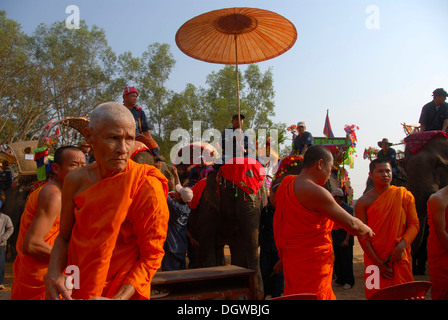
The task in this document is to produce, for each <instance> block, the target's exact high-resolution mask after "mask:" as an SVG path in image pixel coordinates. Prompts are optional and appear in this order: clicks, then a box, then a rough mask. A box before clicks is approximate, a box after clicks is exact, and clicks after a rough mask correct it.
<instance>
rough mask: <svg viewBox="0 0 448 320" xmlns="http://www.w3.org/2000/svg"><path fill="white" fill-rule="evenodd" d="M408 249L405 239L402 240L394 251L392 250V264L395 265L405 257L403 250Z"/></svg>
mask: <svg viewBox="0 0 448 320" xmlns="http://www.w3.org/2000/svg"><path fill="white" fill-rule="evenodd" d="M404 249H406V244H405V242H404V241H400V243H399V244H397V245H396V246H395V247H394V248H393V249H392V251H391V252H390V264H391V265H394V264H396V263H397V262H398V261H400V260H401V258H402V257H403V251H404Z"/></svg>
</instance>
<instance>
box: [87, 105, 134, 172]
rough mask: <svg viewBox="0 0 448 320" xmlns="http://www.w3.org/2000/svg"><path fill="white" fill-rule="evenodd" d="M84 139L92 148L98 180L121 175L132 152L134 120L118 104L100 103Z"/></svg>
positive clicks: (91, 118) (124, 108) (126, 109)
mask: <svg viewBox="0 0 448 320" xmlns="http://www.w3.org/2000/svg"><path fill="white" fill-rule="evenodd" d="M84 136H85V138H86V142H87V143H88V144H90V145H91V146H92V148H93V154H94V156H95V160H96V163H97V166H98V168H99V172H100V176H101V178H104V177H108V176H111V175H114V174H116V173H119V172H122V171H123V170H124V169H125V168H126V165H127V163H128V161H129V158H130V156H131V154H132V152H133V150H134V140H135V120H134V117H133V116H132V113H131V112H130V111H129V109H128V108H126V107H125V106H123V105H121V104H119V103H117V102H106V103H103V104H101V105H99V106H98V107H96V108H95V109H94V110H93V112H92V114H91V117H90V122H89V126H88V128H86V129H85V132H84Z"/></svg>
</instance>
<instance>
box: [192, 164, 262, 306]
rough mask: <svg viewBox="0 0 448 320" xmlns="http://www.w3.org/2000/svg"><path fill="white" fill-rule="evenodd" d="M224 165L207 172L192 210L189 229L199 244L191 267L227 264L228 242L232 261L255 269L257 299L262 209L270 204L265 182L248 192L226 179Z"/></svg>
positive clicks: (259, 294) (260, 290)
mask: <svg viewBox="0 0 448 320" xmlns="http://www.w3.org/2000/svg"><path fill="white" fill-rule="evenodd" d="M238 165H239V164H235V166H238ZM225 166H227V164H226V165H225ZM260 166H261V165H260ZM222 169H223V167H221V168H219V169H215V170H213V171H211V172H209V173H208V175H207V178H206V179H207V180H206V184H205V188H204V190H203V193H202V196H201V200H200V203H199V205H198V207H197V208H196V209H193V210H192V212H191V214H190V219H189V232H190V234H191V236H192V237H193V238H194V239H195V240H197V241H198V243H199V246H198V247H196V248H193V247H190V248H189V259H190V263H189V268H193V267H195V268H201V267H202V268H203V267H214V266H220V265H225V263H226V261H225V258H224V246H225V245H228V246H229V248H230V255H231V262H230V263H231V264H232V265H236V266H239V267H243V268H248V269H251V270H254V271H255V289H256V299H263V282H262V279H261V271H260V264H259V255H258V230H259V222H260V212H261V209H262V208H263V206H264V205H265V204H267V194H266V192H265V186H264V182H263V186H262V187H261V188H260V189H259V192H257V193H255V194H251V195H249V194H247V193H245V192H244V191H243V190H242V189H240V187H238V183H236V182H233V181H231V180H229V179H226V178H225V177H224V176H223V175H222V172H223V171H222ZM248 172H249V170H248V171H246V172H245V173H244V174H249V173H248ZM256 178H257V177H256ZM258 179H259V178H257V181H259V182H260V181H262V180H258Z"/></svg>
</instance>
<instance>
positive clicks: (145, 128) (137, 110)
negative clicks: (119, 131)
mask: <svg viewBox="0 0 448 320" xmlns="http://www.w3.org/2000/svg"><path fill="white" fill-rule="evenodd" d="M137 97H138V91H137V89H136V88H135V87H131V86H126V87H124V92H123V105H124V106H125V107H126V108H128V109H129V110H130V111H131V113H132V115H133V116H134V119H135V140H137V141H140V142H143V143H144V144H145V145H146V146H147V147H148V148H149V150H150V151H151V153H152V155H153V156H157V155H158V154H159V146H158V145H157V142H155V141H154V139H153V138H152V136H151V131H150V129H151V127H150V126H149V123H148V120H147V118H146V114H145V112H144V111H143V109H142V108H141V107H140V106H139V105H138V104H137Z"/></svg>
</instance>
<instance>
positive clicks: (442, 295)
mask: <svg viewBox="0 0 448 320" xmlns="http://www.w3.org/2000/svg"><path fill="white" fill-rule="evenodd" d="M428 225H429V236H428V243H427V250H428V270H429V276H430V278H431V282H432V287H431V299H432V300H448V187H445V188H443V189H440V190H439V191H437V192H436V193H434V194H432V195H431V197H430V198H429V200H428Z"/></svg>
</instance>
